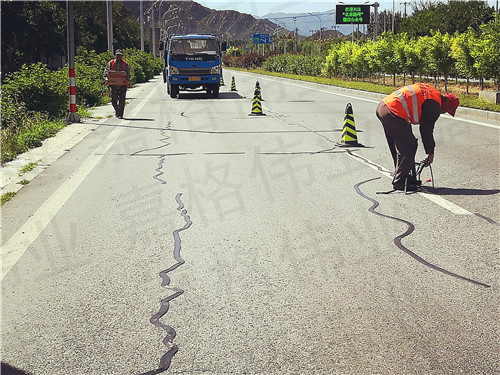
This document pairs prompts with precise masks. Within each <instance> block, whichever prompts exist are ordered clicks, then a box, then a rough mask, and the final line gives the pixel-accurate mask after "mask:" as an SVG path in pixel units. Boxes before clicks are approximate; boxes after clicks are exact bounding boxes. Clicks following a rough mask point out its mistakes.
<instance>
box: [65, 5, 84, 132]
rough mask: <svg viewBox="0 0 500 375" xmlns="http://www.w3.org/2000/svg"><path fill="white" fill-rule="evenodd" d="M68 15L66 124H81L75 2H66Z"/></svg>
mask: <svg viewBox="0 0 500 375" xmlns="http://www.w3.org/2000/svg"><path fill="white" fill-rule="evenodd" d="M66 9H67V13H68V67H69V113H68V116H67V118H66V122H68V123H73V122H81V121H80V117H79V116H78V112H77V111H76V80H75V23H74V18H73V1H71V0H67V1H66Z"/></svg>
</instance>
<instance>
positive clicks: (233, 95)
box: [179, 92, 246, 100]
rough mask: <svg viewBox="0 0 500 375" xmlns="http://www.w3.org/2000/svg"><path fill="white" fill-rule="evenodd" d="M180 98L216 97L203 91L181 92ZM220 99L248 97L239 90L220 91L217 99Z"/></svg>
mask: <svg viewBox="0 0 500 375" xmlns="http://www.w3.org/2000/svg"><path fill="white" fill-rule="evenodd" d="M179 99H180V100H182V99H215V98H212V96H211V95H208V94H206V93H202V92H197V93H192V92H189V93H186V92H181V93H180V94H179ZM220 99H246V98H245V97H244V96H241V95H240V94H238V93H237V92H220V93H219V97H218V98H217V100H220Z"/></svg>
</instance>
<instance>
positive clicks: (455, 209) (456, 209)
mask: <svg viewBox="0 0 500 375" xmlns="http://www.w3.org/2000/svg"><path fill="white" fill-rule="evenodd" d="M351 154H352V155H351ZM351 154H347V155H349V156H350V157H351V158H353V159H354V160H357V161H358V162H360V163H361V164H363V165H368V166H369V167H370V168H372V169H374V170H376V171H377V172H379V173H380V174H382V175H384V176H385V177H388V178H390V179H392V177H391V175H390V174H389V173H387V172H385V171H380V170H379V169H378V168H377V167H379V166H378V164H376V163H374V162H372V161H371V160H369V159H367V158H366V157H364V156H360V155H357V154H356V153H354V152H351ZM361 158H363V159H366V160H367V161H369V162H370V164H368V163H365V162H364V161H363V160H362V159H361ZM380 168H383V167H380ZM383 169H384V168H383ZM417 194H419V195H420V196H422V197H424V198H426V199H428V200H430V201H431V202H433V203H435V204H437V205H438V206H441V207H443V208H444V209H446V210H448V211H450V212H451V213H453V214H455V215H474V214H473V213H472V212H470V211H467V210H466V209H465V208H462V207H460V206H458V205H456V204H455V203H452V202H450V201H449V200H446V199H444V198H443V197H441V196H439V195H434V194H424V193H417Z"/></svg>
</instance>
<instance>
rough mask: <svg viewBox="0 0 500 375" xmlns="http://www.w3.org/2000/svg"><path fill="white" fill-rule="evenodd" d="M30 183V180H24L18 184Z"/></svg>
mask: <svg viewBox="0 0 500 375" xmlns="http://www.w3.org/2000/svg"><path fill="white" fill-rule="evenodd" d="M29 183H30V180H27V179H24V180H21V181H19V182H18V184H19V185H28V184H29Z"/></svg>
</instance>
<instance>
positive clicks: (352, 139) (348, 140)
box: [339, 103, 363, 147]
mask: <svg viewBox="0 0 500 375" xmlns="http://www.w3.org/2000/svg"><path fill="white" fill-rule="evenodd" d="M339 146H341V147H349V146H356V147H363V145H362V144H361V143H358V136H357V133H356V125H355V124H354V113H353V112H352V105H351V103H347V105H346V107H345V116H344V128H343V129H342V139H341V144H340V145H339Z"/></svg>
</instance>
